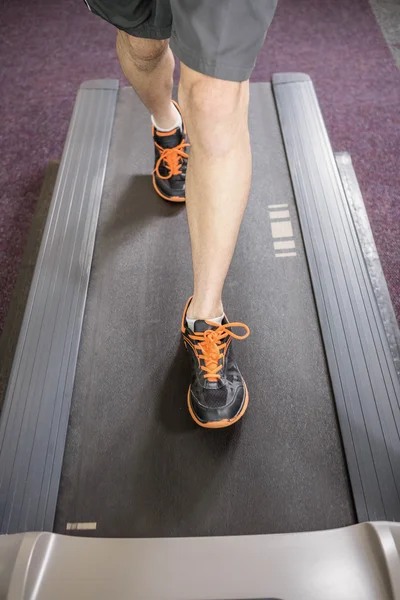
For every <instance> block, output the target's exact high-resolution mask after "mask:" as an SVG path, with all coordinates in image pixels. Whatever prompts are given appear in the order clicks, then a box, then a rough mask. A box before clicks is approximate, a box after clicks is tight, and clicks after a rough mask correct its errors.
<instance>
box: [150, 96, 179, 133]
mask: <svg viewBox="0 0 400 600" xmlns="http://www.w3.org/2000/svg"><path fill="white" fill-rule="evenodd" d="M151 121H152V123H153V125H154V127H155V128H156V129H158V130H159V131H171V129H175V128H176V127H179V126H180V127H182V118H181V115H180V114H179V111H178V109H177V108H176V106H175V105H174V104H173V103H172V102H170V104H169V109H168V111H165V112H163V113H161V112H160V113H159V112H157V113H154V114H153V115H151Z"/></svg>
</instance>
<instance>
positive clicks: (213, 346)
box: [189, 321, 250, 381]
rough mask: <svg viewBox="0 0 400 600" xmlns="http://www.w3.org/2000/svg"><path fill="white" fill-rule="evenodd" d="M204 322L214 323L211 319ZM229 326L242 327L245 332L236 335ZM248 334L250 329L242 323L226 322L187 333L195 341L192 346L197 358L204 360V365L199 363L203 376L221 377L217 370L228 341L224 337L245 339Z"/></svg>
mask: <svg viewBox="0 0 400 600" xmlns="http://www.w3.org/2000/svg"><path fill="white" fill-rule="evenodd" d="M206 323H207V324H208V325H215V323H213V322H212V321H206ZM231 327H242V328H243V329H244V330H245V332H246V333H245V334H244V335H238V334H237V333H234V332H233V331H231V329H230V328H231ZM249 335H250V329H249V328H248V327H247V325H245V324H244V323H226V325H220V326H219V327H218V328H217V329H207V331H196V332H195V333H193V334H192V335H189V337H190V338H191V339H192V340H193V341H195V342H196V344H195V346H194V347H195V350H196V353H197V356H198V358H199V360H203V361H204V365H201V369H202V370H203V371H204V377H205V378H206V379H208V380H209V381H218V379H220V378H221V375H220V374H219V372H220V370H221V369H222V367H223V362H222V363H221V364H219V362H220V358H221V357H223V356H224V351H225V348H226V346H227V345H228V343H229V342H228V339H225V340H224V338H228V337H232V338H235V339H236V340H245V339H246V338H247V337H248V336H249ZM223 340H224V341H223ZM200 352H201V354H200Z"/></svg>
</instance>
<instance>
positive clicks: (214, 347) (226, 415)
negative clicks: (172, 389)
mask: <svg viewBox="0 0 400 600" xmlns="http://www.w3.org/2000/svg"><path fill="white" fill-rule="evenodd" d="M190 301H191V298H190V299H189V300H188V303H187V305H186V308H185V311H184V313H183V318H182V336H183V341H184V344H185V347H186V349H187V351H188V354H189V357H190V365H191V372H192V377H191V383H190V386H189V391H188V396H187V402H188V407H189V412H190V415H191V417H192V419H193V420H194V421H195V422H196V423H197V425H200V427H207V428H210V429H218V428H222V427H229V425H233V424H234V423H236V422H237V421H239V419H241V418H242V417H243V415H244V413H245V412H246V409H247V405H248V403H249V393H248V391H247V387H246V384H245V382H244V379H243V377H242V375H241V373H240V371H239V368H238V366H237V364H236V362H235V359H234V358H233V350H232V344H231V342H232V338H235V339H237V340H244V339H245V338H247V336H248V335H249V334H250V330H249V328H248V327H247V325H244V323H229V322H228V320H227V319H226V318H225V317H224V320H223V322H222V324H221V325H216V324H215V323H213V322H212V321H200V320H199V321H195V324H194V332H193V331H192V330H191V329H189V328H188V327H187V323H186V313H187V309H188V306H189V304H190ZM234 327H241V328H242V329H244V330H245V333H244V335H238V334H236V333H234V332H233V331H232V328H234Z"/></svg>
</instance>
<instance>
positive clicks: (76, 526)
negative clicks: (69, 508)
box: [66, 523, 97, 531]
mask: <svg viewBox="0 0 400 600" xmlns="http://www.w3.org/2000/svg"><path fill="white" fill-rule="evenodd" d="M94 529H97V523H67V527H66V530H67V531H77V530H80V531H87V530H94Z"/></svg>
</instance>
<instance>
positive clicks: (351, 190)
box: [335, 152, 400, 380]
mask: <svg viewBox="0 0 400 600" xmlns="http://www.w3.org/2000/svg"><path fill="white" fill-rule="evenodd" d="M335 158H336V164H337V166H338V169H339V173H340V177H341V180H342V183H343V188H344V191H345V193H346V198H347V203H348V205H349V208H350V212H351V216H352V218H353V223H354V227H355V230H356V231H357V237H358V241H359V243H360V246H361V250H362V253H363V256H364V260H365V264H366V266H367V269H368V274H369V278H370V280H371V284H372V287H373V290H374V294H375V298H376V301H377V303H378V307H379V312H380V313H381V318H382V322H383V326H384V328H385V332H386V337H387V338H388V342H389V347H390V351H391V353H392V357H393V362H394V366H395V369H396V373H397V377H398V378H399V380H400V329H399V326H398V323H397V319H396V314H395V312H394V308H393V304H392V300H391V298H390V294H389V290H388V286H387V283H386V280H385V275H384V273H383V269H382V265H381V261H380V260H379V255H378V251H377V249H376V246H375V241H374V236H373V234H372V230H371V226H370V224H369V220H368V215H367V211H366V208H365V205H364V200H363V197H362V194H361V190H360V186H359V185H358V181H357V176H356V173H355V171H354V167H353V163H352V160H351V156H350V154H349V153H348V152H335Z"/></svg>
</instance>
